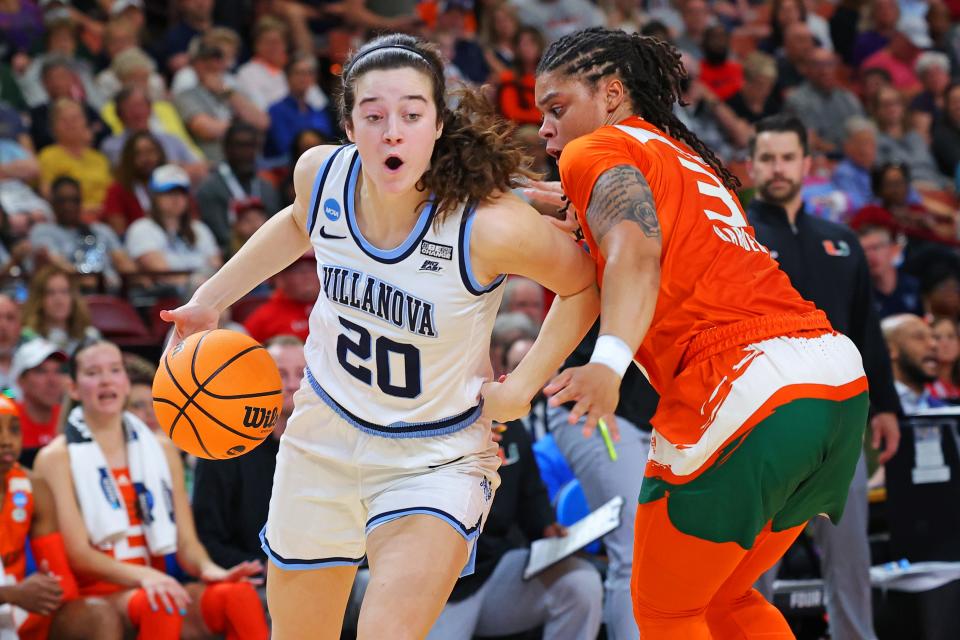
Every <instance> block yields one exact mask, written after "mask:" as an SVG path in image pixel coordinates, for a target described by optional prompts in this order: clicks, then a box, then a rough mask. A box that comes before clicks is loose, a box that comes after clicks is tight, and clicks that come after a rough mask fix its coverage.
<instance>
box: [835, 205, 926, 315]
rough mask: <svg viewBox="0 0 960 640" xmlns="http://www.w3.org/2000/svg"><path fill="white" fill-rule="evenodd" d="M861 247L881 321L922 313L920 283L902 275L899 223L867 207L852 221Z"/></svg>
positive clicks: (887, 215)
mask: <svg viewBox="0 0 960 640" xmlns="http://www.w3.org/2000/svg"><path fill="white" fill-rule="evenodd" d="M850 226H851V227H853V228H854V230H855V231H856V232H857V237H858V238H859V239H860V246H861V247H863V253H864V254H865V255H866V257H867V267H868V268H869V269H870V279H871V280H872V281H873V301H874V304H875V305H876V307H877V315H878V316H879V317H880V319H881V320H882V319H883V318H886V317H888V316H894V315H898V314H901V313H912V314H914V315H922V314H923V305H922V304H921V300H920V281H919V280H917V279H916V278H915V277H913V276H912V275H910V274H908V273H900V271H899V270H898V269H897V265H898V264H900V260H901V254H902V253H903V247H902V246H901V244H900V242H899V241H898V237H897V222H896V220H894V219H893V216H892V215H891V214H890V212H889V211H887V210H885V209H883V208H882V207H876V206H869V207H864V208H863V209H861V210H860V211H858V212H857V214H856V215H855V216H854V217H853V218H852V219H851V220H850Z"/></svg>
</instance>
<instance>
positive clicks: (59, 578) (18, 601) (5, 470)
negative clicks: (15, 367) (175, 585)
mask: <svg viewBox="0 0 960 640" xmlns="http://www.w3.org/2000/svg"><path fill="white" fill-rule="evenodd" d="M21 426H22V419H21V417H20V416H19V415H18V411H17V408H16V406H14V404H13V402H11V401H10V400H9V399H7V398H5V397H0V504H3V505H4V509H3V511H2V512H0V518H2V523H3V525H2V526H3V533H4V535H3V538H2V545H0V557H2V558H3V561H2V562H0V566H2V567H3V572H4V584H2V585H0V607H2V614H3V615H2V617H0V633H2V634H3V635H4V636H5V637H7V638H9V637H10V636H11V634H12V637H13V638H17V637H18V635H19V637H20V638H22V639H23V640H28V639H33V638H47V637H48V636H49V637H51V638H78V639H80V638H83V639H88V638H89V639H90V640H94V639H102V640H120V639H121V638H122V637H123V623H122V621H121V620H120V616H118V615H117V614H116V613H115V612H114V611H113V610H112V609H111V607H110V606H109V605H107V603H106V602H104V601H102V600H101V601H89V600H80V599H78V596H79V593H78V591H77V581H76V578H75V577H74V574H73V571H72V570H71V569H70V564H69V563H68V562H67V553H66V550H65V549H64V546H63V538H62V537H61V535H60V532H59V530H58V529H59V528H58V525H57V512H56V503H55V501H54V498H53V494H52V493H51V492H50V487H49V486H48V485H47V483H46V482H44V481H43V480H42V479H41V478H38V477H37V476H35V475H34V474H32V473H30V471H28V470H27V469H24V468H23V467H22V466H20V465H19V464H17V458H18V457H19V456H20V453H21V447H22V445H23V437H22V431H21ZM7 501H9V503H10V504H12V505H13V508H8V507H6V504H8V502H7ZM28 543H29V549H28V548H27V545H28ZM29 552H32V554H33V561H34V563H35V564H36V565H37V566H39V567H40V570H39V571H35V572H33V573H31V574H30V575H29V576H27V575H26V572H27V555H28V553H29Z"/></svg>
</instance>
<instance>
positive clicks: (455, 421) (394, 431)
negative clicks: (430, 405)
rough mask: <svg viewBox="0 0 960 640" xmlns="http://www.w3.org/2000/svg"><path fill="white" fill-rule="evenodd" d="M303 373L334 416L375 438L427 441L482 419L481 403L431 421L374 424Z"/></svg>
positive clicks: (310, 374)
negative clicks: (334, 397)
mask: <svg viewBox="0 0 960 640" xmlns="http://www.w3.org/2000/svg"><path fill="white" fill-rule="evenodd" d="M303 372H304V375H305V376H306V378H307V381H308V382H309V383H310V386H311V387H313V390H314V392H315V393H316V394H317V396H319V397H320V399H321V400H323V402H324V403H325V404H326V405H327V406H328V407H330V409H331V410H332V411H333V412H334V413H336V414H337V415H339V416H340V417H341V418H343V419H344V420H345V421H347V422H348V423H350V425H351V426H353V427H355V428H357V429H359V430H360V431H363V432H364V433H367V434H370V435H373V436H380V437H384V438H424V437H429V436H443V435H447V434H450V433H456V432H457V431H460V430H462V429H466V428H467V427H469V426H470V425H472V424H473V423H474V422H476V421H477V420H479V419H480V414H481V412H482V409H483V405H482V404H478V405H477V406H475V407H471V408H470V409H467V410H466V411H464V412H463V413H460V414H457V415H455V416H450V417H448V418H443V419H442V420H435V421H432V422H403V421H399V422H393V423H391V424H388V425H380V424H375V423H373V422H369V421H367V420H364V419H363V418H361V417H359V416H356V415H354V414H352V413H350V411H348V410H347V409H346V408H345V407H344V406H343V405H341V404H340V403H339V402H337V401H336V400H334V399H333V398H331V397H330V394H328V393H327V392H326V391H324V389H323V387H321V386H320V383H319V382H317V379H316V378H314V377H313V373H312V372H311V371H310V369H309V368H306V369H304V370H303Z"/></svg>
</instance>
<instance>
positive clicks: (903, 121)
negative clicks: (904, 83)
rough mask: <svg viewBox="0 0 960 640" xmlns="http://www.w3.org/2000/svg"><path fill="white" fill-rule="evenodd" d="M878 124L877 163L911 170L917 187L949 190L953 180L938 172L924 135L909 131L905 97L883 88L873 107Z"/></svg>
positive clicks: (890, 88)
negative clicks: (905, 166) (904, 166)
mask: <svg viewBox="0 0 960 640" xmlns="http://www.w3.org/2000/svg"><path fill="white" fill-rule="evenodd" d="M870 116H871V117H872V118H873V121H874V122H876V123H877V129H878V130H879V131H878V133H877V162H878V163H880V164H884V163H888V162H890V163H897V164H904V165H907V166H908V167H910V175H911V180H912V183H913V184H914V186H917V187H926V188H928V189H946V188H947V187H948V186H949V185H950V181H949V180H948V179H947V178H945V177H944V176H943V175H942V174H941V173H940V171H939V170H938V169H937V163H936V161H935V160H934V159H933V154H931V153H930V147H929V145H928V144H927V141H926V140H925V139H924V138H923V136H922V135H920V134H919V133H917V132H916V131H912V130H910V129H908V126H907V110H906V105H905V103H904V97H903V95H902V94H901V93H900V92H899V91H897V90H896V89H894V88H893V87H891V86H886V87H882V88H881V89H880V91H878V92H877V95H876V96H875V98H874V100H873V102H872V104H870Z"/></svg>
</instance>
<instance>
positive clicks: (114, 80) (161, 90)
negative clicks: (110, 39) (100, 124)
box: [97, 20, 167, 101]
mask: <svg viewBox="0 0 960 640" xmlns="http://www.w3.org/2000/svg"><path fill="white" fill-rule="evenodd" d="M110 24H111V25H117V26H114V27H113V30H116V29H118V28H119V29H123V30H124V33H125V34H126V35H131V34H133V26H132V25H131V24H130V23H129V22H127V21H125V20H121V21H113V22H111V23H110ZM114 37H116V36H114ZM131 84H136V85H138V86H142V87H144V88H145V89H146V90H147V92H148V94H149V95H150V99H151V100H163V99H165V98H166V96H167V84H166V82H164V80H163V76H161V75H160V74H159V73H157V65H156V63H155V62H154V61H153V60H152V59H151V58H150V57H149V56H148V55H147V53H146V52H145V51H144V50H143V49H141V48H140V47H138V46H136V40H134V41H133V44H132V45H131V46H127V47H125V48H124V49H122V50H120V51H116V52H113V53H111V55H110V66H109V67H107V68H106V69H104V70H103V71H101V72H100V73H99V74H97V86H98V87H99V88H100V92H101V94H102V95H103V98H104V100H106V101H110V100H113V99H114V98H115V97H116V96H117V93H119V91H120V89H122V88H123V87H125V86H129V85H131Z"/></svg>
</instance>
